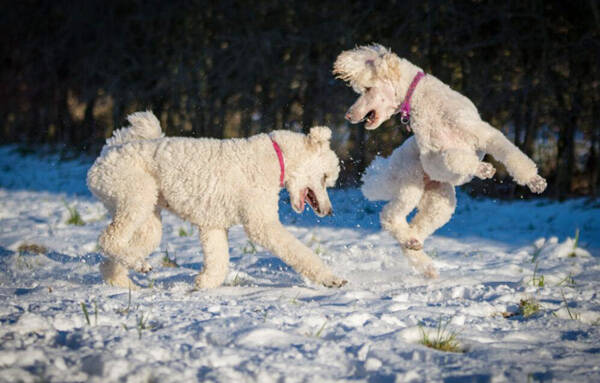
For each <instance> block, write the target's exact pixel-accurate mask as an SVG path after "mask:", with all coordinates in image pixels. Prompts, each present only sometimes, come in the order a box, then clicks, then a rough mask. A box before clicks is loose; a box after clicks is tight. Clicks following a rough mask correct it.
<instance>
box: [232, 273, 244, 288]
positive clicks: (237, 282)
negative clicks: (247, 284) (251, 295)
mask: <svg viewBox="0 0 600 383" xmlns="http://www.w3.org/2000/svg"><path fill="white" fill-rule="evenodd" d="M241 283H242V279H241V278H240V276H239V273H236V274H235V276H234V277H233V281H231V286H239V285H240V284H241Z"/></svg>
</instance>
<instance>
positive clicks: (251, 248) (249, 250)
mask: <svg viewBox="0 0 600 383" xmlns="http://www.w3.org/2000/svg"><path fill="white" fill-rule="evenodd" d="M256 252H257V250H256V245H255V244H254V243H252V242H250V241H248V242H246V246H244V247H242V253H244V254H256Z"/></svg>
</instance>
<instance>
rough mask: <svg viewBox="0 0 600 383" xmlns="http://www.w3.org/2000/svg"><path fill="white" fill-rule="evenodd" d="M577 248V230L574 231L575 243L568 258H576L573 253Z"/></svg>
mask: <svg viewBox="0 0 600 383" xmlns="http://www.w3.org/2000/svg"><path fill="white" fill-rule="evenodd" d="M577 246H579V228H577V229H575V242H573V250H572V251H571V252H570V253H569V258H575V257H576V256H577V254H576V253H575V250H577Z"/></svg>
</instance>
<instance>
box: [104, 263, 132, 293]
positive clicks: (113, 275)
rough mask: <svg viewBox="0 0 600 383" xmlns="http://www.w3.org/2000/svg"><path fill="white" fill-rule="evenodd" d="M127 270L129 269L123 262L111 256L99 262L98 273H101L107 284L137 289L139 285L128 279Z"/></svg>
mask: <svg viewBox="0 0 600 383" xmlns="http://www.w3.org/2000/svg"><path fill="white" fill-rule="evenodd" d="M128 272H129V270H127V268H126V267H125V266H123V264H121V263H119V262H117V261H115V260H114V259H112V258H108V259H107V260H105V261H104V262H102V263H101V264H100V273H102V278H103V279H104V281H105V282H106V283H107V284H109V285H111V286H116V287H122V288H125V289H127V288H129V289H131V290H138V289H139V286H137V285H136V284H135V283H133V282H132V281H131V279H129V276H128V275H127V274H128Z"/></svg>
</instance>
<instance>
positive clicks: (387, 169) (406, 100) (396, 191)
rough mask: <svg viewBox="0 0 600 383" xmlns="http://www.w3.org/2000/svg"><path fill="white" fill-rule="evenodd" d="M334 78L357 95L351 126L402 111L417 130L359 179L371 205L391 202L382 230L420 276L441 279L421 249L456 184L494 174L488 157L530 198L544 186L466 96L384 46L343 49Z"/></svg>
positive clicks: (373, 123)
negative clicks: (410, 216)
mask: <svg viewBox="0 0 600 383" xmlns="http://www.w3.org/2000/svg"><path fill="white" fill-rule="evenodd" d="M333 73H334V74H335V75H337V77H338V78H340V79H342V80H344V81H347V82H348V83H349V85H350V86H352V88H353V89H354V91H355V92H356V93H358V94H359V95H360V96H359V98H358V100H357V101H356V102H355V103H354V105H352V106H351V107H350V108H349V109H348V112H347V113H346V119H347V120H349V121H350V122H351V123H358V122H361V121H363V120H364V121H365V128H366V129H376V128H377V127H379V125H381V124H382V123H383V122H384V121H386V120H388V119H389V118H391V117H392V116H393V115H395V114H397V113H400V114H401V118H402V123H403V124H406V125H407V128H408V129H411V130H412V131H413V132H414V136H412V137H410V138H409V139H407V140H406V141H405V142H404V143H403V144H402V145H401V146H400V147H399V148H397V149H396V150H394V152H393V153H392V155H391V156H390V157H388V158H376V159H375V161H373V163H372V164H371V165H370V166H369V168H368V169H367V171H366V173H365V175H364V176H363V186H362V192H363V194H364V195H365V197H367V198H368V199H369V200H372V201H374V200H383V201H390V202H389V203H388V204H387V205H386V206H385V207H384V209H383V211H382V213H381V225H382V227H383V228H384V229H386V230H388V231H389V232H390V233H391V234H393V235H394V237H395V238H396V239H397V240H398V241H399V242H400V245H401V247H402V249H403V253H404V254H405V255H406V256H407V258H408V259H409V260H410V262H411V263H412V265H413V266H414V267H415V268H416V269H417V270H418V271H420V272H421V273H423V274H424V275H426V276H428V277H432V278H433V277H437V275H438V274H437V271H436V269H435V267H434V266H433V263H432V261H431V259H430V258H429V257H428V256H427V255H426V254H425V252H424V251H423V250H422V249H423V242H424V240H425V239H426V238H427V237H428V236H430V235H431V234H432V233H433V232H434V231H435V230H437V229H438V228H440V227H441V226H443V225H444V224H446V223H447V222H448V221H449V220H450V218H451V217H452V214H453V213H454V209H455V207H456V197H455V192H454V186H458V185H462V184H464V183H466V182H469V181H470V180H471V179H472V178H473V176H476V177H479V178H482V179H485V178H491V177H492V176H493V175H494V173H495V171H496V170H495V169H494V167H493V166H492V165H491V164H489V163H486V162H482V161H481V159H482V158H483V156H484V154H485V153H489V154H491V155H492V156H494V158H495V159H496V160H498V161H500V162H502V163H503V164H504V165H505V166H506V169H507V170H508V172H509V174H510V175H511V176H512V177H513V178H514V179H515V181H516V182H517V183H518V184H520V185H527V186H528V187H529V189H530V190H531V191H533V192H535V193H541V192H542V191H544V189H545V188H546V180H544V179H543V178H542V177H540V176H539V175H538V171H537V167H536V165H535V163H534V162H533V161H532V160H531V159H529V158H528V157H527V156H526V155H525V154H523V153H522V152H521V151H520V150H519V149H518V148H517V147H516V146H515V145H513V144H512V143H511V142H510V141H509V140H508V139H507V138H506V137H505V136H504V135H503V134H502V133H501V132H500V131H499V130H497V129H495V128H494V127H492V126H491V125H489V124H488V123H487V122H485V121H482V120H481V117H480V116H479V113H478V111H477V108H476V107H475V105H473V103H472V102H471V101H470V100H469V99H468V98H466V97H465V96H463V95H461V94H460V93H458V92H456V91H454V90H452V89H450V87H449V86H448V85H446V84H444V83H442V82H441V81H440V80H438V79H437V78H435V77H434V76H432V75H429V74H427V75H425V74H424V72H423V71H422V70H421V68H419V67H417V66H416V65H413V64H412V63H410V62H409V61H408V60H406V59H402V58H399V57H398V56H397V55H395V54H394V53H392V52H391V51H390V50H388V49H386V48H385V47H383V46H381V45H378V44H374V45H370V46H361V47H357V48H355V49H352V50H348V51H344V52H342V53H341V54H340V55H339V56H338V57H337V59H336V61H335V64H334V66H333ZM415 208H417V210H418V212H417V214H416V215H415V217H414V218H413V219H412V220H411V222H410V224H409V223H407V221H406V216H407V215H408V214H409V213H410V212H411V211H412V210H414V209H415Z"/></svg>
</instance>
